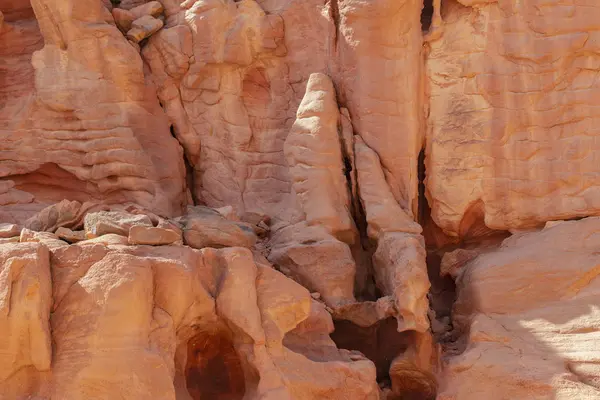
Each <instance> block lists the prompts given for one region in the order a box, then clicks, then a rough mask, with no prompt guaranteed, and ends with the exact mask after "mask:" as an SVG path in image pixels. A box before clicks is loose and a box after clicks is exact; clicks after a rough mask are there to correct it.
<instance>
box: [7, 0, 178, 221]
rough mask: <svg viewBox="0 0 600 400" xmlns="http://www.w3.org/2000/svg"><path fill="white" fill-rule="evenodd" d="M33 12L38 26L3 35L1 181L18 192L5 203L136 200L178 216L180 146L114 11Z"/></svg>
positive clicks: (61, 4) (24, 24)
mask: <svg viewBox="0 0 600 400" xmlns="http://www.w3.org/2000/svg"><path fill="white" fill-rule="evenodd" d="M16 3H27V2H25V1H22V2H16ZM10 6H11V4H9V7H10ZM31 6H32V7H33V10H34V11H35V15H36V18H37V23H36V21H35V20H33V19H28V20H16V21H12V20H7V21H6V22H5V23H4V24H3V26H2V30H1V31H0V43H2V45H1V46H2V47H0V48H1V50H0V51H2V57H3V60H7V61H3V65H7V67H6V68H7V70H6V71H3V76H6V77H9V78H8V82H7V84H3V85H1V86H0V93H1V94H0V101H1V103H0V138H1V140H0V143H1V144H0V146H1V147H0V149H1V151H2V162H1V164H0V177H2V178H3V181H2V182H3V184H5V185H6V184H10V185H12V188H10V189H8V191H6V192H5V194H4V195H0V198H1V201H2V203H1V204H2V205H8V206H9V208H8V209H15V210H22V209H23V208H24V207H25V208H27V204H28V203H38V204H49V203H50V204H51V203H54V202H56V201H60V200H63V199H65V198H68V199H70V200H79V201H88V200H96V201H106V202H109V203H123V202H127V201H133V202H136V203H138V204H140V205H143V206H146V207H149V208H152V209H153V210H155V211H156V212H158V213H161V214H163V215H168V216H172V215H176V214H179V213H181V211H182V206H183V204H184V202H185V199H186V197H185V186H184V174H185V172H184V164H183V159H182V154H181V148H180V146H179V144H178V143H177V141H176V140H175V139H174V138H172V137H171V135H170V133H169V128H168V127H169V125H168V119H167V118H166V116H165V114H164V113H163V111H162V109H161V108H160V106H159V103H158V101H157V98H156V94H155V91H154V89H153V88H152V86H151V85H150V84H149V82H147V81H146V79H145V78H144V73H143V69H142V60H141V58H140V56H139V54H138V53H137V52H136V50H135V49H134V48H133V47H132V46H131V45H130V44H129V43H128V42H127V40H126V39H125V38H124V37H123V35H122V34H121V33H120V32H119V30H118V29H117V28H116V27H115V26H114V21H113V19H112V17H111V15H110V13H109V12H108V11H107V9H106V8H105V7H104V5H103V4H102V3H101V2H100V1H96V0H86V1H74V0H73V1H71V0H68V1H63V0H60V1H59V0H56V1H54V0H39V1H38V0H34V1H32V2H31ZM3 11H4V10H3ZM8 11H10V8H9V10H8ZM9 15H12V14H9ZM38 24H39V28H38ZM38 29H39V30H38ZM42 37H43V41H42ZM5 57H7V58H5ZM15 212H16V211H15Z"/></svg>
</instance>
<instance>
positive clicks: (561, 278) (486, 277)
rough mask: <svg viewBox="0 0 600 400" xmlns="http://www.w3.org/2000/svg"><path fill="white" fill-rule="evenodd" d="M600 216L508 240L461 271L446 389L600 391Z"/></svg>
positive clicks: (566, 395)
mask: <svg viewBox="0 0 600 400" xmlns="http://www.w3.org/2000/svg"><path fill="white" fill-rule="evenodd" d="M599 232H600V219H598V218H586V219H584V220H581V221H571V222H561V223H558V224H556V225H553V226H550V227H547V228H544V229H543V230H541V231H539V232H533V233H526V234H519V235H515V236H513V237H511V238H510V239H507V240H505V241H504V242H503V243H502V245H501V246H500V248H498V249H497V250H496V251H493V252H489V253H487V254H484V255H480V256H479V257H477V258H475V259H474V260H472V261H470V262H468V263H467V264H466V265H465V266H464V267H463V269H462V271H461V273H460V274H459V276H458V279H457V285H458V289H457V290H458V300H457V302H456V304H455V307H454V324H455V325H454V326H455V329H457V330H458V331H459V333H460V334H461V335H463V336H462V337H460V338H459V339H458V340H459V342H458V343H457V344H456V345H455V347H456V348H455V350H454V351H455V352H457V351H458V352H461V351H464V352H462V354H460V355H458V356H456V357H454V358H452V359H451V360H450V362H449V364H448V368H447V374H446V382H445V390H443V393H442V394H441V395H440V398H441V399H444V400H446V399H447V400H450V399H456V400H458V399H460V400H463V399H464V400H469V399H481V398H485V399H508V398H512V399H597V398H600V380H599V376H600V369H599V367H598V365H599V361H600V360H599V358H600V354H599V353H598V351H597V345H598V329H599V327H600V323H599V318H600V315H599V314H598V308H597V307H596V304H597V298H598V295H599V292H600V280H599V279H598V275H599V273H600V270H599V269H598V259H597V258H598V255H597V248H598V245H599V243H598V241H599V240H600V235H599Z"/></svg>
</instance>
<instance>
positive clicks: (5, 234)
mask: <svg viewBox="0 0 600 400" xmlns="http://www.w3.org/2000/svg"><path fill="white" fill-rule="evenodd" d="M20 233H21V228H20V227H19V226H18V225H16V224H7V223H0V238H1V239H4V238H11V237H14V236H18V235H19V234H20Z"/></svg>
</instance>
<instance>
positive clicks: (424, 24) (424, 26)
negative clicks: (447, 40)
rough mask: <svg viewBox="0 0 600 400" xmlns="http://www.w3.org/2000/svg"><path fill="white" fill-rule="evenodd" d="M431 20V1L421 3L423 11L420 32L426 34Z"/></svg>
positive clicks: (426, 0) (425, 0)
mask: <svg viewBox="0 0 600 400" xmlns="http://www.w3.org/2000/svg"><path fill="white" fill-rule="evenodd" d="M432 18H433V0H424V1H423V10H422V11H421V30H422V31H423V32H426V31H428V30H429V27H431V19H432Z"/></svg>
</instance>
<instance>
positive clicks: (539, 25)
mask: <svg viewBox="0 0 600 400" xmlns="http://www.w3.org/2000/svg"><path fill="white" fill-rule="evenodd" d="M442 4H443V6H442V10H441V11H442V17H443V24H442V25H441V27H440V28H439V30H440V34H438V35H435V36H434V38H433V39H432V40H430V41H429V43H428V47H429V49H428V54H427V61H426V65H427V75H428V80H427V81H428V91H429V94H430V100H429V105H428V120H427V127H428V128H427V157H426V163H427V190H428V193H429V195H428V200H429V204H430V205H431V209H432V211H431V212H432V217H433V219H434V221H435V222H436V223H437V224H438V225H439V226H440V227H441V228H443V229H444V231H446V232H447V233H449V234H451V235H455V236H456V235H460V236H463V235H465V234H467V233H468V231H469V229H470V228H472V227H473V225H476V224H477V223H485V225H486V226H487V227H488V228H491V229H502V230H508V229H512V228H528V227H532V226H533V227H535V226H537V225H540V224H542V225H543V223H544V222H546V221H549V220H557V219H569V218H573V217H578V216H586V215H595V214H597V213H598V211H599V209H600V208H599V204H598V200H599V199H600V196H599V195H598V190H599V189H598V181H597V168H596V164H597V163H596V159H595V154H596V151H595V150H596V146H597V139H596V137H597V128H596V125H597V124H596V123H595V121H596V120H597V119H598V113H597V109H598V107H597V104H596V103H597V102H598V100H599V99H600V92H599V90H600V89H598V85H597V84H596V75H597V69H598V65H599V64H598V63H599V59H598V50H599V48H598V42H597V41H596V40H595V39H594V38H595V37H596V36H597V34H598V24H597V23H596V22H595V21H596V17H597V16H598V13H599V12H600V11H599V9H598V6H597V4H595V3H589V2H587V3H586V2H574V3H569V5H567V4H564V3H561V2H544V1H527V2H511V1H443V2H442Z"/></svg>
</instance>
